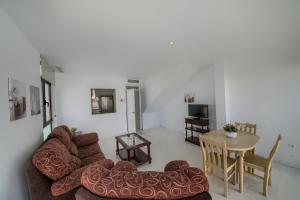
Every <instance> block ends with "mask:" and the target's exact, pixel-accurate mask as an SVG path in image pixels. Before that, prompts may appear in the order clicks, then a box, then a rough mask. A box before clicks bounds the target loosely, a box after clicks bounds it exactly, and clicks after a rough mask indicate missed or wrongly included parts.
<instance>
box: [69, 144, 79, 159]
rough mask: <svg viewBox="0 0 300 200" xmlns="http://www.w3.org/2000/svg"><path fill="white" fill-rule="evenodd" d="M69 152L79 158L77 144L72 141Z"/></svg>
mask: <svg viewBox="0 0 300 200" xmlns="http://www.w3.org/2000/svg"><path fill="white" fill-rule="evenodd" d="M69 151H70V153H71V154H72V155H73V156H77V157H78V148H77V146H76V144H75V143H74V142H73V141H71V145H70V149H69Z"/></svg>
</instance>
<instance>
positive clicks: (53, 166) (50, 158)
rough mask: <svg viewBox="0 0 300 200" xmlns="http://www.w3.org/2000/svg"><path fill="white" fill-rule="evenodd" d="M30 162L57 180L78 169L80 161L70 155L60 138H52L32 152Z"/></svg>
mask: <svg viewBox="0 0 300 200" xmlns="http://www.w3.org/2000/svg"><path fill="white" fill-rule="evenodd" d="M32 163H33V165H34V166H35V167H36V168H37V169H38V170H39V171H40V172H41V173H42V174H44V175H46V176H47V177H48V178H50V179H51V180H58V179H59V178H61V177H63V176H65V175H68V174H70V173H71V172H72V171H74V170H76V169H78V168H79V167H80V164H81V161H80V160H79V159H78V158H77V157H75V156H72V155H71V154H70V153H69V151H68V149H67V148H66V146H65V145H64V144H63V143H62V142H61V141H60V140H58V139H57V138H52V139H49V140H48V141H46V142H45V143H44V144H43V145H42V146H41V147H40V148H39V149H38V150H37V151H36V152H35V153H34V155H33V157H32Z"/></svg>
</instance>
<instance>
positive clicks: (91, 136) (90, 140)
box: [73, 133, 98, 147]
mask: <svg viewBox="0 0 300 200" xmlns="http://www.w3.org/2000/svg"><path fill="white" fill-rule="evenodd" d="M73 141H74V143H75V144H76V146H77V147H83V146H88V145H91V144H94V143H97V142H98V135H97V133H86V134H82V135H77V136H74V137H73Z"/></svg>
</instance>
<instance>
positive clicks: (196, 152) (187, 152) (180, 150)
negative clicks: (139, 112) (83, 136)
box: [100, 128, 300, 200]
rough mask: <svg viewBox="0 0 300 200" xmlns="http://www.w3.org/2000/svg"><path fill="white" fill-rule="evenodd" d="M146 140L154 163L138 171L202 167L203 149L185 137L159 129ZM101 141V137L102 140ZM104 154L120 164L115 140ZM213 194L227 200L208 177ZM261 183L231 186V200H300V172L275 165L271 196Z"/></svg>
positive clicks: (103, 144) (106, 142)
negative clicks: (176, 163) (181, 163)
mask: <svg viewBox="0 0 300 200" xmlns="http://www.w3.org/2000/svg"><path fill="white" fill-rule="evenodd" d="M141 134H142V135H143V137H145V138H147V139H149V140H150V141H151V142H152V145H151V154H152V159H153V160H152V163H151V164H148V163H147V164H145V165H143V166H140V167H139V170H163V169H164V166H165V165H166V164H167V163H168V162H169V161H171V160H178V159H183V160H187V161H188V162H189V163H190V165H191V166H196V167H200V168H201V167H202V156H201V151H200V147H198V146H196V145H193V144H190V143H187V142H185V141H184V137H185V136H184V134H181V133H178V132H176V131H173V130H169V129H166V128H156V129H151V130H147V131H145V132H143V133H141ZM100 137H101V136H100ZM100 143H101V147H102V150H103V151H104V153H105V155H106V156H107V158H110V159H112V160H114V161H117V160H119V158H118V156H116V153H115V150H116V144H115V139H114V137H111V138H106V139H102V140H101V138H100ZM208 179H209V183H210V193H211V195H212V197H213V199H214V200H218V199H225V198H224V197H223V182H222V180H220V179H218V178H216V177H214V176H211V175H209V176H208ZM261 192H262V181H261V180H258V179H256V178H254V177H250V176H247V175H246V176H245V178H244V192H243V193H240V192H238V186H237V185H236V186H233V185H231V184H229V192H228V199H232V200H242V199H243V200H260V199H262V200H265V199H274V200H299V199H300V170H296V169H293V168H290V167H286V166H283V165H281V164H278V163H274V165H273V176H272V186H271V187H270V188H269V196H268V197H264V196H263V195H262V194H261Z"/></svg>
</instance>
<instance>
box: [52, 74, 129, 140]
mask: <svg viewBox="0 0 300 200" xmlns="http://www.w3.org/2000/svg"><path fill="white" fill-rule="evenodd" d="M55 79H56V80H55V81H56V113H57V121H58V124H66V125H68V126H70V127H76V128H78V129H79V130H82V131H96V132H98V134H99V137H100V138H101V137H108V136H112V135H120V134H122V133H125V132H127V122H126V102H125V101H123V102H121V101H120V100H121V98H122V99H125V83H126V79H123V78H115V77H101V76H91V75H82V74H77V75H76V74H61V73H56V75H55ZM91 88H104V89H116V108H117V112H116V113H109V114H99V115H92V114H91V91H90V90H91Z"/></svg>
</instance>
